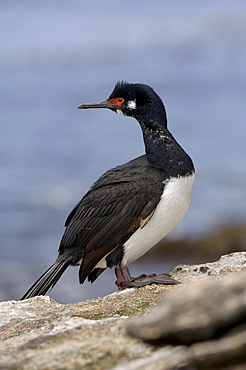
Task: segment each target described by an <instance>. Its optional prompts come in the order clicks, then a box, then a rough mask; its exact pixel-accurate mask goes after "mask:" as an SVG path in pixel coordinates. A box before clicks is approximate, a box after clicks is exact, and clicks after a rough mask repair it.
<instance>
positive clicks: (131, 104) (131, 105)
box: [127, 100, 137, 109]
mask: <svg viewBox="0 0 246 370" xmlns="http://www.w3.org/2000/svg"><path fill="white" fill-rule="evenodd" d="M127 107H128V108H129V109H136V107H137V104H136V100H129V102H127Z"/></svg>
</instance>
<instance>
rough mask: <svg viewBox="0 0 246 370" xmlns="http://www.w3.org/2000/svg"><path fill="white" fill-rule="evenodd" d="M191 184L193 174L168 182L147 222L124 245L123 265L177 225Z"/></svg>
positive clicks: (188, 195)
mask: <svg viewBox="0 0 246 370" xmlns="http://www.w3.org/2000/svg"><path fill="white" fill-rule="evenodd" d="M193 182H194V174H193V175H190V176H185V177H179V178H176V177H175V178H171V179H170V180H169V181H168V183H167V184H166V185H165V188H164V191H163V194H162V196H161V200H160V202H159V204H158V206H157V207H156V210H155V213H154V214H153V216H152V217H151V219H150V220H149V222H148V223H147V224H146V225H145V226H144V227H143V228H142V229H138V230H137V231H136V232H135V233H134V234H133V235H132V236H131V237H130V239H128V240H127V242H126V243H125V244H124V246H125V255H124V257H123V260H122V263H123V264H124V265H126V264H128V263H130V262H133V261H135V260H137V259H138V258H139V257H141V256H142V255H143V254H145V253H146V252H147V251H148V250H149V249H151V248H152V247H153V246H154V245H155V244H157V243H158V242H159V241H160V240H161V239H162V238H163V237H164V236H165V235H167V234H168V233H169V232H170V231H171V230H172V229H173V228H174V227H175V226H177V225H178V224H179V222H180V221H181V220H182V219H183V217H184V216H185V214H186V212H187V211H188V208H189V204H190V197H191V190H192V185H193Z"/></svg>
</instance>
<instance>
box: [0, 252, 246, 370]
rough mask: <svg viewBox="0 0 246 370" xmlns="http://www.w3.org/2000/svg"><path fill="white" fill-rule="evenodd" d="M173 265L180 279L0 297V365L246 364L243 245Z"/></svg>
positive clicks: (231, 369) (234, 367)
mask: <svg viewBox="0 0 246 370" xmlns="http://www.w3.org/2000/svg"><path fill="white" fill-rule="evenodd" d="M170 273H171V275H172V276H173V277H174V278H175V279H177V280H179V281H180V282H181V284H179V285H176V286H157V285H151V286H148V287H144V288H140V289H126V290H123V291H118V292H115V293H113V294H110V295H108V296H106V297H103V298H98V299H93V300H91V301H85V302H80V303H76V304H67V305H61V304H58V303H57V302H55V301H54V300H52V299H51V298H49V297H48V296H45V297H35V298H32V299H29V300H25V301H20V302H18V301H7V302H2V303H0V340H1V342H0V369H18V370H19V369H28V370H29V369H30V370H31V369H32V370H34V369H85V370H86V369H88V370H89V369H95V370H99V369H115V370H116V369H117V370H123V369H127V370H133V369H134V370H135V369H139V370H140V369H141V370H142V369H143V370H152V369H153V370H165V369H166V370H167V369H168V370H174V369H176V370H178V369H180V370H181V369H187V370H189V369H190V370H195V369H204V370H207V369H228V370H240V369H245V368H246V284H245V281H246V252H240V253H232V254H228V255H225V256H222V257H221V258H220V260H219V261H216V262H211V263H205V264H202V265H180V266H177V267H175V268H174V269H172V270H171V271H170Z"/></svg>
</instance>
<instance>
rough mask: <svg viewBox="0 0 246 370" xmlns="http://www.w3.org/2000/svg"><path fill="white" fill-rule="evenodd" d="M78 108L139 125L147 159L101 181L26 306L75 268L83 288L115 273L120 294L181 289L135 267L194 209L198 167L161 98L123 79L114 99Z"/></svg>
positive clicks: (78, 209)
mask: <svg viewBox="0 0 246 370" xmlns="http://www.w3.org/2000/svg"><path fill="white" fill-rule="evenodd" d="M78 108H79V109H92V108H106V109H109V110H111V111H113V112H116V113H118V114H123V115H124V116H128V117H132V118H134V119H136V120H137V121H138V123H139V125H140V127H141V130H142V135H143V141H144V146H145V154H143V155H141V156H139V157H137V158H135V159H133V160H131V161H129V162H127V163H125V164H123V165H119V166H117V167H115V168H113V169H110V170H108V171H107V172H105V173H104V174H103V175H102V176H100V177H99V179H98V180H97V181H95V183H94V184H93V185H92V186H91V187H90V189H89V190H88V192H87V193H86V194H85V195H84V196H83V197H82V199H81V200H80V201H79V202H78V203H77V204H76V205H75V207H74V208H73V209H72V211H71V213H70V214H69V216H68V217H67V219H66V222H65V231H64V234H63V236H62V238H61V242H60V246H59V250H58V257H57V259H56V261H55V263H54V264H53V265H52V266H51V267H49V268H48V269H47V270H46V271H45V272H44V274H43V275H42V276H41V277H40V278H39V279H38V280H37V281H36V282H35V283H34V284H33V285H32V286H31V288H30V289H29V290H28V291H27V292H26V293H25V294H24V296H23V297H22V298H21V300H23V299H27V298H31V297H34V296H37V295H44V294H46V293H47V292H48V291H50V290H51V289H52V288H53V287H54V285H55V284H56V283H57V281H58V280H59V279H60V277H61V275H62V274H63V273H64V272H65V270H66V269H67V268H68V267H69V266H70V265H78V266H79V282H80V283H81V284H83V283H84V281H85V280H86V278H87V279H88V281H89V282H91V283H93V282H94V281H95V280H96V279H97V278H98V277H99V276H100V275H101V273H103V272H104V271H105V270H106V269H107V268H114V269H115V275H116V282H115V284H116V286H117V287H118V289H125V288H132V287H136V288H140V287H143V286H146V285H149V284H178V283H179V282H178V281H177V280H175V279H173V278H172V277H171V276H170V275H169V274H168V273H161V274H159V275H156V274H150V275H146V274H142V275H140V276H138V277H132V276H131V274H130V271H129V268H128V264H129V263H131V262H133V261H135V260H137V259H138V258H140V257H141V256H142V255H144V254H145V253H146V252H147V251H148V250H149V249H151V248H152V247H153V246H155V245H156V244H157V243H158V242H159V241H160V240H161V239H162V238H163V237H165V236H166V235H167V234H168V233H169V232H170V231H171V230H172V229H173V228H174V227H175V226H177V224H179V222H180V221H181V220H182V219H183V217H184V216H185V214H186V212H187V210H188V208H189V204H190V198H191V192H192V186H193V182H194V175H195V168H194V164H193V161H192V159H191V158H190V156H189V155H188V154H187V153H186V152H185V151H184V149H183V148H182V147H181V146H180V144H179V143H178V142H177V141H176V140H175V138H174V137H173V135H172V134H171V133H170V131H169V130H168V128H167V115H166V110H165V106H164V104H163V102H162V100H161V98H160V97H159V96H158V94H157V93H156V92H155V91H154V90H153V88H152V87H150V86H149V85H146V84H142V83H127V82H125V81H119V82H117V83H116V85H115V87H114V89H113V91H112V93H111V94H110V96H109V98H108V99H107V100H104V101H102V102H99V103H92V104H91V103H89V104H82V105H80V106H79V107H78Z"/></svg>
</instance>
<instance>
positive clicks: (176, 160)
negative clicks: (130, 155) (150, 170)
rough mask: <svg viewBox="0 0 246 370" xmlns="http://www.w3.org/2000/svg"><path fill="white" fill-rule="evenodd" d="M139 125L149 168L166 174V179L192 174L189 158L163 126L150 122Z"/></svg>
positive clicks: (192, 168) (191, 164)
mask: <svg viewBox="0 0 246 370" xmlns="http://www.w3.org/2000/svg"><path fill="white" fill-rule="evenodd" d="M139 123H140V125H141V127H142V130H143V138H144V143H145V150H146V155H147V159H148V162H149V164H150V165H151V166H153V167H156V168H159V169H161V170H163V171H164V172H166V175H167V177H176V176H179V175H180V176H185V175H188V174H191V173H192V172H194V166H193V163H192V160H191V158H190V157H189V156H188V154H187V153H186V152H185V151H184V150H183V149H182V147H181V146H180V145H179V144H178V143H177V141H176V140H175V139H174V137H173V136H172V134H171V133H170V132H169V131H168V129H167V128H166V127H165V126H164V125H162V126H161V125H160V124H156V122H153V121H152V120H151V121H148V122H146V120H145V121H144V122H139ZM163 126H164V127H163Z"/></svg>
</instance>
